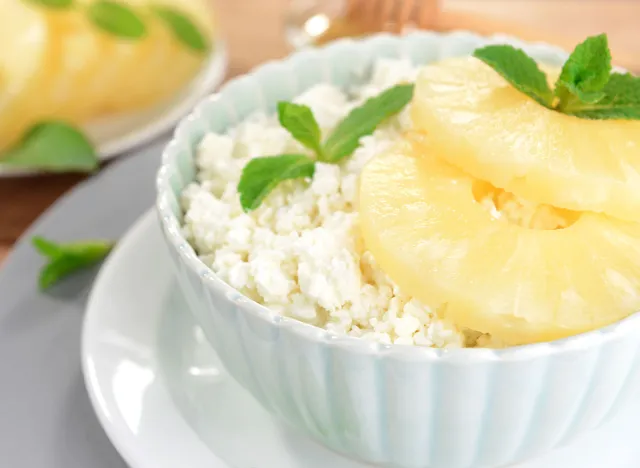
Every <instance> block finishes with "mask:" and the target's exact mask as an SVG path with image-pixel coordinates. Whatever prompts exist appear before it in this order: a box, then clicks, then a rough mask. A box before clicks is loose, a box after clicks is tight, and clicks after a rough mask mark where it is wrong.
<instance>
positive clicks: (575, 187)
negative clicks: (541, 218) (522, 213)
mask: <svg viewBox="0 0 640 468" xmlns="http://www.w3.org/2000/svg"><path fill="white" fill-rule="evenodd" d="M555 74H556V76H557V71H556V73H555ZM553 78H554V77H553V76H550V79H551V80H553ZM411 112H412V117H413V121H414V124H415V125H416V127H417V128H419V129H420V130H422V131H424V132H426V133H428V135H429V146H430V147H431V148H432V149H433V151H435V152H436V154H438V155H439V156H440V157H442V158H444V159H445V160H446V161H448V162H449V163H451V164H454V165H455V166H457V167H459V168H461V169H462V170H464V171H465V172H468V173H469V174H471V175H472V176H474V177H477V178H479V179H482V180H486V181H489V182H491V183H492V184H493V185H494V186H496V187H500V188H502V189H504V190H506V191H508V192H511V193H514V194H516V195H518V196H520V197H522V198H525V199H528V200H532V201H536V202H539V203H546V204H550V205H553V206H557V207H562V208H566V209H570V210H578V211H593V212H599V213H605V214H608V215H611V216H614V217H618V218H621V219H626V220H633V221H637V220H640V190H638V186H640V122H638V121H619V120H607V121H602V120H599V121H598V120H585V119H579V118H576V117H572V116H568V115H564V114H561V113H559V112H556V111H552V110H549V109H547V108H545V107H543V106H541V105H540V104H538V103H537V102H535V101H534V100H533V99H531V98H529V97H528V96H526V95H524V94H522V93H520V92H519V91H517V90H516V89H515V88H513V87H512V86H511V85H509V84H508V83H507V82H506V81H505V80H504V79H503V78H502V77H501V76H499V75H498V74H497V73H496V72H495V71H494V70H493V69H491V68H490V67H489V66H487V65H485V64H484V63H482V62H481V61H480V60H478V59H475V58H472V57H467V58H455V59H449V60H446V61H444V62H442V63H440V64H435V65H431V66H427V67H425V68H424V69H423V70H422V72H421V73H420V75H419V77H418V80H417V83H416V90H415V98H414V101H413V106H412V110H411Z"/></svg>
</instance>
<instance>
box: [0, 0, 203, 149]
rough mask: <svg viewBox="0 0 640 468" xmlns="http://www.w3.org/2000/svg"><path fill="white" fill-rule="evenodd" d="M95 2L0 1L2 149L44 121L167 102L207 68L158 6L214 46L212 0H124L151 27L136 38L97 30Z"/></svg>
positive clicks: (84, 118) (74, 119) (75, 119)
mask: <svg viewBox="0 0 640 468" xmlns="http://www.w3.org/2000/svg"><path fill="white" fill-rule="evenodd" d="M93 1H94V0H81V1H79V2H77V4H76V6H74V7H72V8H69V9H49V8H46V7H41V6H37V5H35V4H30V3H28V2H26V1H23V0H0V9H1V11H2V15H0V40H2V44H3V47H2V48H0V76H2V77H3V78H1V79H0V150H1V149H4V148H6V147H8V146H10V145H11V144H13V143H14V142H15V141H16V140H18V139H19V138H20V136H21V135H22V134H23V133H24V131H25V130H26V129H27V128H28V127H30V126H31V125H33V124H34V123H36V122H38V121H41V120H43V119H48V118H54V119H58V120H66V121H69V122H71V123H75V124H82V123H83V122H86V121H87V120H90V119H92V118H95V117H100V116H102V115H105V114H111V113H119V112H127V111H133V110H137V109H141V108H144V107H147V106H150V105H153V104H155V103H157V102H160V101H162V100H165V99H168V98H169V97H170V96H172V95H174V94H175V93H176V92H178V91H179V90H180V89H181V88H182V87H184V86H185V85H186V84H187V83H188V82H189V81H190V80H191V79H192V78H193V77H194V76H195V75H196V74H197V72H198V70H199V69H200V67H201V66H202V64H203V61H204V60H205V58H206V53H202V52H199V51H194V50H192V49H190V48H188V47H187V46H185V45H184V44H182V43H181V42H180V41H179V40H178V39H177V38H176V37H175V36H174V34H173V32H172V31H171V29H170V28H169V27H168V25H167V24H166V23H165V22H164V21H163V20H162V19H161V18H160V17H159V16H158V15H156V14H155V13H153V10H152V7H153V6H158V5H162V6H167V7H170V8H173V9H174V10H176V11H179V12H181V13H182V14H184V15H185V16H186V17H188V18H189V19H190V20H191V21H192V22H193V23H194V24H195V25H196V26H197V27H198V29H199V30H200V31H201V33H202V34H203V36H204V37H205V38H206V40H207V41H208V42H209V43H211V41H212V38H213V35H214V23H213V16H212V11H211V7H210V6H209V5H208V4H207V2H206V1H204V0H159V1H157V0H153V1H152V0H122V3H124V4H127V5H130V6H131V7H133V8H134V9H135V11H136V12H137V13H138V14H139V15H140V16H141V17H142V19H143V20H144V24H145V26H146V29H147V34H146V35H145V36H144V37H142V38H140V39H134V40H129V39H122V38H118V37H115V36H114V35H111V34H109V33H106V32H104V31H102V30H101V29H99V28H97V27H96V26H95V25H94V24H93V23H92V22H91V21H90V20H89V19H88V15H87V12H86V8H87V7H88V6H89V5H90V4H91V3H93Z"/></svg>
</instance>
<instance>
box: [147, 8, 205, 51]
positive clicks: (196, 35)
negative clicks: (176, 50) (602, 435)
mask: <svg viewBox="0 0 640 468" xmlns="http://www.w3.org/2000/svg"><path fill="white" fill-rule="evenodd" d="M153 10H154V11H155V13H156V14H157V15H158V17H159V18H160V19H162V20H163V21H164V22H165V23H166V25H167V26H168V27H169V29H170V30H171V32H172V33H173V35H174V37H175V38H176V39H177V40H178V41H180V42H181V43H182V44H184V45H185V46H187V47H188V48H189V49H192V50H195V51H197V52H205V51H206V50H207V49H208V48H209V45H208V43H207V39H206V38H205V37H204V35H203V34H202V32H200V30H199V29H198V27H197V26H196V25H195V23H194V22H193V21H191V19H189V18H188V17H187V16H186V15H184V14H183V13H181V12H180V11H178V10H175V9H173V8H171V7H168V6H156V7H154V8H153Z"/></svg>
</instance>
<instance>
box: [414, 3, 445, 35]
mask: <svg viewBox="0 0 640 468" xmlns="http://www.w3.org/2000/svg"><path fill="white" fill-rule="evenodd" d="M439 10H440V0H418V21H417V23H418V27H419V28H420V29H427V28H432V29H434V28H435V25H436V23H437V21H438V20H437V16H438V11H439Z"/></svg>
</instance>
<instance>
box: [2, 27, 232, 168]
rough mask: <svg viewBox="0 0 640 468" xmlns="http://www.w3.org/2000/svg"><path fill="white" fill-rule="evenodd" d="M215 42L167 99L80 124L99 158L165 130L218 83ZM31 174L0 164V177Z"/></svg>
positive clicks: (222, 47)
mask: <svg viewBox="0 0 640 468" xmlns="http://www.w3.org/2000/svg"><path fill="white" fill-rule="evenodd" d="M215 44H216V47H215V50H214V52H213V53H212V54H211V55H210V56H209V58H208V59H207V61H206V62H205V63H204V65H203V68H202V70H201V71H200V73H199V74H198V75H197V76H196V77H195V78H194V79H193V80H192V81H191V82H190V83H189V84H188V85H187V86H186V87H185V88H184V89H182V90H181V91H180V92H179V93H178V94H176V95H175V96H173V97H172V98H171V99H170V100H168V101H166V102H161V103H159V104H157V105H155V106H153V107H151V108H149V109H145V110H143V111H139V112H135V113H128V114H119V115H114V116H109V117H105V118H102V119H99V120H95V121H92V122H89V123H88V124H87V125H86V126H85V127H84V130H85V131H86V132H87V135H88V136H89V137H90V138H91V141H93V142H94V143H95V145H96V147H97V151H98V156H99V158H100V160H101V161H107V160H109V159H111V158H113V157H115V156H118V155H120V154H123V153H126V152H127V151H130V150H132V149H134V148H136V147H138V146H140V145H143V144H145V143H148V142H150V141H152V140H153V139H155V138H157V137H158V136H160V135H162V134H163V133H166V132H167V131H169V130H170V129H171V128H172V127H174V126H175V125H176V123H177V122H178V121H179V120H180V119H181V118H183V117H184V116H185V115H186V114H188V113H189V112H190V111H191V110H192V109H193V107H194V106H195V105H196V104H197V103H198V102H200V100H202V98H203V97H205V96H207V95H209V94H211V93H212V92H213V91H214V90H215V88H216V87H218V86H219V85H220V83H222V81H223V80H224V76H225V73H226V70H227V49H226V44H225V43H224V41H223V40H222V39H218V40H217V41H215ZM33 174H34V172H33V171H24V170H16V169H12V168H8V167H6V166H4V167H3V166H2V164H0V177H18V176H28V175H33Z"/></svg>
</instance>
